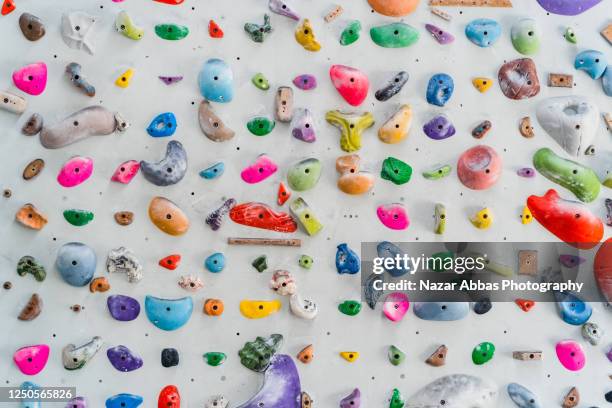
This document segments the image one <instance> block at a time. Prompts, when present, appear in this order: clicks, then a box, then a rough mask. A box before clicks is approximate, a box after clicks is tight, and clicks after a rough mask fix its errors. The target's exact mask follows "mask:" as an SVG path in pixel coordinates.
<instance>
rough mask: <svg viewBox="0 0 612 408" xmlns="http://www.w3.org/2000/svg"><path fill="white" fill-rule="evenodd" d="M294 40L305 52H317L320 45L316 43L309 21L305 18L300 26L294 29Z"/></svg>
mask: <svg viewBox="0 0 612 408" xmlns="http://www.w3.org/2000/svg"><path fill="white" fill-rule="evenodd" d="M295 40H296V41H297V42H298V44H300V45H301V46H302V47H304V49H305V50H306V51H313V52H316V51H319V50H320V49H321V44H320V43H319V42H318V41H317V39H316V37H315V34H314V31H313V28H312V24H310V20H309V19H307V18H305V19H304V20H303V21H302V23H301V24H300V25H298V26H297V28H296V29H295Z"/></svg>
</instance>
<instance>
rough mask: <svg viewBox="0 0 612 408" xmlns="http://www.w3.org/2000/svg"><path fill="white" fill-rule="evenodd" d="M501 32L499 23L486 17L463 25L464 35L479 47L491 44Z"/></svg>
mask: <svg viewBox="0 0 612 408" xmlns="http://www.w3.org/2000/svg"><path fill="white" fill-rule="evenodd" d="M501 33H502V28H501V25H500V24H499V23H498V22H497V21H495V20H491V19H488V18H478V19H476V20H472V21H471V22H470V23H469V24H468V25H467V26H465V36H466V37H467V38H468V40H470V41H471V42H473V43H474V44H476V45H477V46H479V47H490V46H492V45H493V44H495V43H496V42H497V40H498V39H499V37H500V36H501Z"/></svg>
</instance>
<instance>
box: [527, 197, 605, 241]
mask: <svg viewBox="0 0 612 408" xmlns="http://www.w3.org/2000/svg"><path fill="white" fill-rule="evenodd" d="M527 206H528V207H529V210H530V211H531V213H532V214H533V217H534V218H535V219H536V220H538V222H539V223H540V224H541V225H542V226H543V227H544V228H546V229H547V230H548V231H550V232H551V233H552V234H554V235H556V236H557V238H559V239H560V240H562V241H564V242H566V243H568V244H570V245H572V246H574V247H577V248H581V249H590V248H593V247H594V246H595V245H597V244H598V243H599V242H600V241H601V239H602V238H603V223H602V222H601V220H600V219H599V218H597V217H596V216H595V215H594V214H593V213H592V212H591V211H590V210H589V209H588V208H587V207H586V206H585V205H584V204H582V203H579V202H576V201H569V200H564V199H562V198H561V197H559V194H558V193H557V192H556V191H555V190H553V189H550V190H548V191H547V192H546V194H545V195H544V196H542V197H538V196H536V195H531V196H529V197H528V198H527Z"/></svg>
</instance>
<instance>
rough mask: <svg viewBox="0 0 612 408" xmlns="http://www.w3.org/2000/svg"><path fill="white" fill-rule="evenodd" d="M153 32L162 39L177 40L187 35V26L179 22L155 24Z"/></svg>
mask: <svg viewBox="0 0 612 408" xmlns="http://www.w3.org/2000/svg"><path fill="white" fill-rule="evenodd" d="M155 34H157V36H158V37H159V38H161V39H162V40H169V41H178V40H182V39H183V38H185V37H187V35H189V27H187V26H184V25H180V24H157V25H156V26H155Z"/></svg>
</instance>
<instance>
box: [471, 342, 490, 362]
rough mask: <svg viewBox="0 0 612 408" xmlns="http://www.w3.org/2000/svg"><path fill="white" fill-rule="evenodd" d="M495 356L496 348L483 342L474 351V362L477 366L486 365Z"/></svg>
mask: <svg viewBox="0 0 612 408" xmlns="http://www.w3.org/2000/svg"><path fill="white" fill-rule="evenodd" d="M494 354H495V346H494V345H493V343H490V342H483V343H480V344H478V345H477V346H476V347H474V350H472V361H473V362H474V364H476V365H482V364H485V363H487V362H489V361H491V359H492V358H493V355H494Z"/></svg>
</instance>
